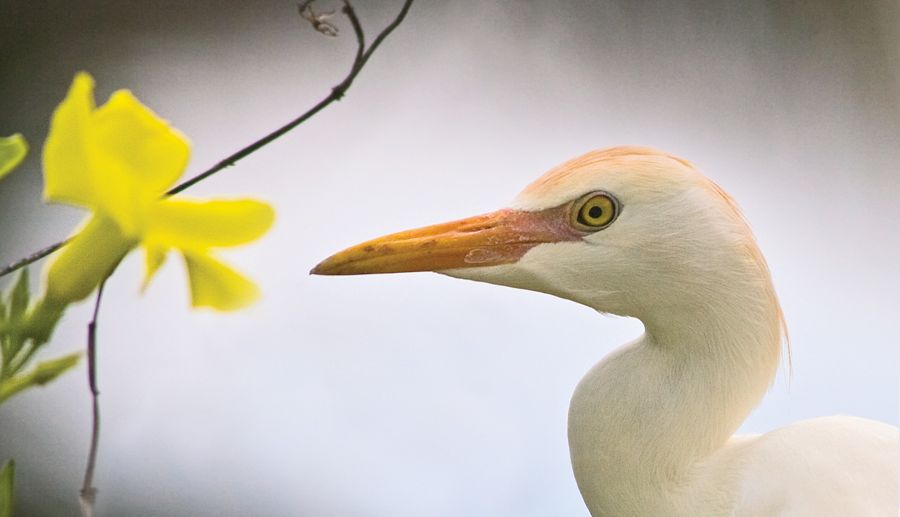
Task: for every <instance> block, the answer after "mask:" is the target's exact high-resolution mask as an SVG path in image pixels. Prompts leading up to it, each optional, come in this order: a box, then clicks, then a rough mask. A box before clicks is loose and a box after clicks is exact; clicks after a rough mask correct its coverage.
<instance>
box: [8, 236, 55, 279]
mask: <svg viewBox="0 0 900 517" xmlns="http://www.w3.org/2000/svg"><path fill="white" fill-rule="evenodd" d="M69 240H70V239H66V240H64V241H59V242H57V243H56V244H51V245H50V246H47V247H46V248H43V249H40V250H38V251H35V252H34V253H32V254H31V255H28V256H27V257H25V258H22V259H19V260H17V261H15V262H13V263H12V264H10V265H8V266H6V267H5V268H3V269H2V270H0V276H6V275H8V274H10V273H12V272H14V271H17V270H19V269H22V268H23V267H25V266H27V265H28V264H31V263H32V262H37V261H38V260H41V259H42V258H44V257H46V256H47V255H49V254H51V253H53V252H54V251H56V250H58V249H59V248H62V247H63V246H65V245H66V244H68V243H69Z"/></svg>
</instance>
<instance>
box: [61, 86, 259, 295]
mask: <svg viewBox="0 0 900 517" xmlns="http://www.w3.org/2000/svg"><path fill="white" fill-rule="evenodd" d="M93 90H94V81H93V79H92V78H91V77H90V75H88V74H86V73H84V72H82V73H79V74H78V75H76V76H75V80H74V81H73V83H72V86H71V88H70V89H69V93H68V95H67V96H66V98H65V99H64V100H63V102H62V103H61V104H60V105H59V107H57V109H56V111H55V112H54V114H53V120H52V122H51V126H50V134H49V135H48V136H47V142H46V145H45V146H44V199H45V200H47V201H51V202H58V203H66V204H70V205H76V206H80V207H83V208H87V209H89V210H91V211H92V214H91V215H90V216H88V218H87V219H86V221H85V222H84V223H83V226H82V227H81V229H80V231H78V232H77V234H76V235H75V236H74V238H73V239H72V241H71V242H70V243H69V245H68V246H66V247H65V248H63V249H62V250H61V251H60V252H59V254H58V256H56V257H55V258H54V259H53V260H52V261H51V262H50V263H49V264H48V266H47V269H46V280H47V289H46V295H45V302H47V303H49V304H51V305H53V306H58V307H61V306H64V305H66V304H68V303H71V302H74V301H77V300H81V299H83V298H85V297H86V296H88V295H89V294H90V293H91V292H92V291H93V290H94V289H95V288H96V287H97V286H98V285H99V284H100V282H101V281H102V280H103V279H104V278H105V277H106V276H108V275H109V274H110V273H111V272H112V270H113V269H115V267H116V265H118V263H119V261H120V260H122V258H123V257H124V256H125V255H126V254H127V253H128V252H129V251H130V250H131V249H133V248H134V247H136V246H138V245H140V246H143V248H144V251H145V256H146V261H145V264H146V275H145V278H144V285H146V284H147V282H149V281H150V278H151V277H152V276H153V274H154V273H155V272H156V270H157V269H158V268H159V266H160V265H162V263H163V261H164V260H165V257H166V254H167V252H168V251H169V250H170V249H175V250H178V251H179V252H180V253H181V255H182V256H183V257H184V261H185V264H186V265H187V271H188V275H189V277H190V288H191V302H192V305H193V306H195V307H200V306H206V307H212V308H214V309H219V310H233V309H238V308H241V307H243V306H245V305H247V304H249V303H250V302H252V301H253V300H255V299H256V298H257V297H258V295H259V293H258V289H257V287H256V285H255V284H253V282H252V281H250V280H249V279H247V278H246V277H244V276H243V275H241V274H240V273H238V272H237V271H235V270H234V269H232V268H230V267H229V266H227V265H226V264H224V263H222V262H220V261H219V260H218V259H216V258H215V257H214V256H213V254H212V250H213V249H215V248H221V247H229V246H237V245H239V244H244V243H247V242H250V241H252V240H254V239H256V238H258V237H260V236H261V235H262V234H264V233H265V232H266V231H267V230H268V229H269V227H270V226H271V224H272V222H273V220H274V217H275V216H274V212H273V210H272V208H271V207H270V206H269V205H268V204H266V203H263V202H260V201H255V200H251V199H240V200H195V199H185V198H183V197H165V192H166V191H167V190H168V189H169V188H170V187H172V186H173V185H174V184H175V182H176V181H177V180H178V178H179V177H180V176H181V174H182V172H183V171H184V168H185V166H186V165H187V161H188V155H189V153H190V146H189V144H188V142H187V140H186V139H185V138H184V136H182V135H181V134H180V133H179V132H178V131H176V130H175V129H173V128H172V127H170V126H169V125H168V124H167V123H166V121H164V120H162V119H160V118H159V117H157V116H156V115H155V114H154V113H153V112H152V111H150V109H148V108H147V107H146V106H144V105H143V104H141V103H140V102H139V101H138V100H137V99H136V98H135V97H134V96H133V95H132V94H131V92H129V91H127V90H119V91H117V92H115V93H113V95H112V96H111V97H110V99H109V101H107V103H106V104H104V105H103V106H100V107H99V108H98V107H96V106H95V104H94V94H93Z"/></svg>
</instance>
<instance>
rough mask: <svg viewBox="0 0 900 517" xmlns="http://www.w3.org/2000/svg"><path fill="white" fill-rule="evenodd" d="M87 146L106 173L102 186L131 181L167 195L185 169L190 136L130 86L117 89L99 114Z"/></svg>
mask: <svg viewBox="0 0 900 517" xmlns="http://www.w3.org/2000/svg"><path fill="white" fill-rule="evenodd" d="M93 123H94V125H93V128H92V129H93V131H92V134H91V138H90V140H89V141H88V142H87V145H88V156H89V157H90V158H91V163H92V165H93V166H94V167H95V169H96V170H97V171H98V174H101V175H102V176H101V177H100V178H101V181H100V182H99V184H98V185H97V187H98V188H99V187H101V186H102V185H103V184H108V183H110V182H111V183H126V184H130V185H132V186H134V188H136V189H139V190H140V191H142V192H146V193H147V194H148V195H150V196H152V197H154V198H155V197H158V196H160V195H162V194H163V193H164V192H165V191H166V190H167V189H168V188H169V187H171V186H172V185H173V184H174V183H175V181H176V180H177V179H178V177H179V176H181V173H182V172H184V168H185V166H186V165H187V161H188V157H189V156H190V146H189V144H188V141H187V139H186V138H185V137H184V136H183V135H182V134H181V133H179V132H178V131H176V130H175V129H173V128H172V127H171V126H169V124H168V123H167V122H166V121H165V120H163V119H161V118H159V117H158V116H156V114H155V113H153V111H151V110H150V109H149V108H147V107H146V106H144V105H143V104H141V102H140V101H139V100H137V99H136V98H135V97H134V95H132V93H131V92H130V91H128V90H119V91H117V92H115V93H113V94H112V96H111V97H110V98H109V101H107V102H106V104H104V105H103V106H100V107H99V108H97V111H96V112H95V113H94V120H93Z"/></svg>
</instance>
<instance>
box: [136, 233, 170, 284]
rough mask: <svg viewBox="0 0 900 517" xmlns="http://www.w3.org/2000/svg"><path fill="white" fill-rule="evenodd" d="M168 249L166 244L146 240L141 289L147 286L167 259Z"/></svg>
mask: <svg viewBox="0 0 900 517" xmlns="http://www.w3.org/2000/svg"><path fill="white" fill-rule="evenodd" d="M167 251H168V249H167V248H166V247H165V246H160V245H159V244H155V243H152V242H147V241H145V242H144V281H143V282H142V283H141V291H143V290H144V289H146V288H147V286H148V285H149V284H150V280H151V279H152V278H153V275H154V274H156V272H157V271H158V270H159V268H160V266H162V265H163V263H164V262H165V261H166V252H167Z"/></svg>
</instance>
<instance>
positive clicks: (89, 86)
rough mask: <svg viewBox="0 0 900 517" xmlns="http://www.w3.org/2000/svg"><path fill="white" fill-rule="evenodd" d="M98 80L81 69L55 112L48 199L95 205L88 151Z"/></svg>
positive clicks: (47, 147) (48, 149)
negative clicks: (86, 149)
mask: <svg viewBox="0 0 900 517" xmlns="http://www.w3.org/2000/svg"><path fill="white" fill-rule="evenodd" d="M93 110H94V80H93V79H92V78H91V76H90V75H88V74H87V73H85V72H79V73H78V74H77V75H76V76H75V80H74V81H72V86H71V87H70V88H69V93H68V94H67V95H66V98H65V99H64V100H63V101H62V103H60V105H59V106H58V107H57V108H56V111H54V112H53V118H52V119H51V121H50V133H49V134H48V135H47V142H46V143H45V144H44V199H45V200H47V201H56V202H60V203H69V204H74V205H80V206H84V207H90V206H92V205H93V204H94V200H95V194H94V192H93V179H92V171H91V166H90V162H89V161H88V157H87V154H86V153H85V142H86V140H87V133H88V132H89V125H90V118H91V112H92V111H93Z"/></svg>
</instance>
